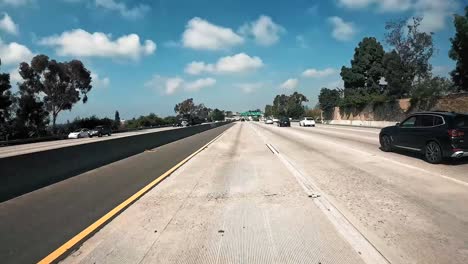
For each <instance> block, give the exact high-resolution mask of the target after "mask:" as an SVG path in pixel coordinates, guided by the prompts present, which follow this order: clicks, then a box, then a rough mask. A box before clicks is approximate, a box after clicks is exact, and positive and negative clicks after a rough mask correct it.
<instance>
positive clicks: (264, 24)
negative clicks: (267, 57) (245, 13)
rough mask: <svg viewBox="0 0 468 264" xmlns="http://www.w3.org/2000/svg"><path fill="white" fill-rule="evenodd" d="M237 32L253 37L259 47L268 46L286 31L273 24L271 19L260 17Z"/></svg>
mask: <svg viewBox="0 0 468 264" xmlns="http://www.w3.org/2000/svg"><path fill="white" fill-rule="evenodd" d="M239 32H240V33H241V34H243V35H245V36H253V38H254V39H255V42H256V43H257V44H259V45H263V46H270V45H272V44H275V43H276V42H278V40H279V39H280V35H281V34H283V33H284V32H286V30H285V29H284V28H283V27H282V26H280V25H278V24H276V23H275V22H273V20H272V19H271V17H269V16H265V15H261V16H260V17H259V18H258V19H257V20H256V21H254V22H251V23H247V24H244V25H243V26H242V27H241V28H240V29H239Z"/></svg>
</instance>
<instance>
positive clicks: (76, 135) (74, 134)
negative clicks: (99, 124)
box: [68, 128, 89, 138]
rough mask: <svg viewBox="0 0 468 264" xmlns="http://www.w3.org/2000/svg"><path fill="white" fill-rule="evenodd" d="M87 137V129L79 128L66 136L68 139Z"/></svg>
mask: <svg viewBox="0 0 468 264" xmlns="http://www.w3.org/2000/svg"><path fill="white" fill-rule="evenodd" d="M87 137H89V129H87V128H81V129H78V130H77V131H74V132H71V133H70V134H68V138H87Z"/></svg>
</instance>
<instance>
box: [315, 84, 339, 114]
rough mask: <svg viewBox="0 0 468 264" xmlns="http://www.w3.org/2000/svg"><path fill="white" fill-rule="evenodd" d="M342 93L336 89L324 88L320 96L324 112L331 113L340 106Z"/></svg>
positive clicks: (320, 103) (321, 107)
mask: <svg viewBox="0 0 468 264" xmlns="http://www.w3.org/2000/svg"><path fill="white" fill-rule="evenodd" d="M340 98H341V93H340V91H338V90H335V89H328V88H322V89H321V90H320V94H319V98H318V100H319V105H320V109H322V110H323V111H328V112H329V111H331V110H333V109H334V108H335V107H336V106H338V105H339V102H340Z"/></svg>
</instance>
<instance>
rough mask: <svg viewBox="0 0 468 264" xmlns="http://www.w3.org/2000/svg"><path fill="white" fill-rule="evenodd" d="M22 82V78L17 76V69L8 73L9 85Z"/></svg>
mask: <svg viewBox="0 0 468 264" xmlns="http://www.w3.org/2000/svg"><path fill="white" fill-rule="evenodd" d="M22 81H23V78H22V77H21V75H20V74H19V69H18V68H16V69H14V70H12V71H10V83H11V84H16V83H18V82H22Z"/></svg>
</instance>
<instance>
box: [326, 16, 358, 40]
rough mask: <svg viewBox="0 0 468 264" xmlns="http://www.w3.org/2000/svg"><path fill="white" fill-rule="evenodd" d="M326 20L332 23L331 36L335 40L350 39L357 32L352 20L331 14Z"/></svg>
mask: <svg viewBox="0 0 468 264" xmlns="http://www.w3.org/2000/svg"><path fill="white" fill-rule="evenodd" d="M328 21H329V22H330V23H331V24H332V25H333V31H332V36H333V37H334V38H335V39H337V40H340V41H347V40H350V39H351V38H353V36H354V35H355V34H356V32H357V30H356V29H355V26H354V24H353V23H352V22H345V21H344V20H343V19H342V18H340V17H337V16H333V17H330V18H328Z"/></svg>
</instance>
